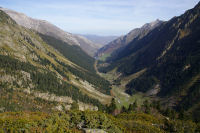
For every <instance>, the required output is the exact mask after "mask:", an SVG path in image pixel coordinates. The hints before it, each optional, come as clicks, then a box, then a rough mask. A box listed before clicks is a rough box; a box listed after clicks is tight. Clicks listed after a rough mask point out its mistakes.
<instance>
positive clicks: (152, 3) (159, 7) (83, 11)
mask: <svg viewBox="0 0 200 133" xmlns="http://www.w3.org/2000/svg"><path fill="white" fill-rule="evenodd" d="M198 2H199V0H0V6H1V7H4V8H8V9H12V10H15V11H18V12H21V13H24V14H26V15H27V16H30V17H32V18H36V19H42V20H47V21H49V22H50V23H52V24H54V25H56V26H58V27H59V28H61V29H63V30H65V31H67V32H71V33H76V34H96V35H103V36H108V35H117V36H119V35H123V34H126V33H128V32H129V31H130V30H132V29H134V28H138V27H141V26H142V25H143V24H145V23H148V22H152V21H155V20H156V19H160V20H164V21H167V20H169V19H171V18H172V17H174V16H179V15H181V14H183V13H184V12H185V11H186V10H188V9H190V8H193V7H194V6H195V5H196V4H197V3H198Z"/></svg>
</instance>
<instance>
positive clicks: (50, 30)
mask: <svg viewBox="0 0 200 133" xmlns="http://www.w3.org/2000/svg"><path fill="white" fill-rule="evenodd" d="M0 9H1V10H3V11H5V12H6V13H7V14H8V15H9V16H10V17H11V18H12V19H14V20H15V21H16V22H17V23H18V24H19V25H21V26H24V27H26V28H29V29H33V30H36V31H37V32H39V33H42V34H45V35H48V36H52V37H55V38H57V39H60V40H62V41H64V42H66V43H68V44H70V45H78V46H80V47H81V48H82V49H83V50H84V51H85V52H86V53H88V54H89V55H91V56H93V54H94V53H95V51H96V50H97V49H98V46H97V45H96V44H95V43H93V42H92V41H90V40H88V39H86V38H85V37H83V36H78V35H75V34H72V33H68V32H65V31H63V30H62V29H60V28H59V27H57V26H55V25H53V24H51V23H49V22H48V21H46V20H39V19H34V18H31V17H28V16H26V15H25V14H23V13H18V12H16V11H13V10H10V9H6V8H0Z"/></svg>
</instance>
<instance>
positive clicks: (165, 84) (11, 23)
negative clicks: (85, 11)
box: [0, 3, 200, 133]
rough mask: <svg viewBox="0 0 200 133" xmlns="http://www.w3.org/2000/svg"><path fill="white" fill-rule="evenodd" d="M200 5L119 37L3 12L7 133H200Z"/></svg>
mask: <svg viewBox="0 0 200 133" xmlns="http://www.w3.org/2000/svg"><path fill="white" fill-rule="evenodd" d="M199 35H200V3H198V4H197V5H196V6H195V7H194V8H192V9H190V10H187V11H186V12H185V13H184V14H182V15H180V16H177V17H173V18H172V19H170V20H169V21H161V20H159V19H157V20H155V21H153V22H150V23H146V24H144V25H143V26H142V27H140V28H136V29H133V30H131V31H130V32H129V33H128V34H126V35H124V36H120V37H116V36H107V37H106V36H104V37H102V36H93V35H77V34H73V33H69V32H65V31H64V30H62V29H60V28H58V27H57V26H55V25H53V24H51V23H49V22H47V21H45V20H38V19H33V18H31V17H28V16H26V15H24V14H22V13H18V12H16V11H13V10H10V9H6V8H2V7H0V132H2V133H4V132H5V133H12V132H20V133H24V132H55V133H56V132H61V133H62V132H66V133H68V132H69V133H76V132H77V133H83V132H86V133H90V132H92V133H96V132H97V133H98V132H108V133H130V132H134V133H140V132H144V133H154V132H155V133H167V132H177V133H183V132H188V133H190V132H191V133H198V132H200V36H199Z"/></svg>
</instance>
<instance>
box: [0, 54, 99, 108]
mask: <svg viewBox="0 0 200 133" xmlns="http://www.w3.org/2000/svg"><path fill="white" fill-rule="evenodd" d="M0 62H1V64H0V67H1V68H2V69H3V70H5V74H11V75H14V74H16V75H17V72H19V71H25V72H28V73H30V77H31V83H32V84H34V85H35V87H34V89H35V90H39V91H43V92H50V93H54V94H56V95H58V96H69V97H72V99H73V100H75V101H78V100H79V101H81V102H84V103H89V104H93V105H96V106H98V107H100V108H102V107H103V105H102V104H101V103H100V102H99V101H98V100H96V99H92V98H90V97H89V96H87V95H84V94H82V93H81V92H80V90H79V89H78V88H77V87H75V86H73V85H70V84H68V83H67V82H64V81H59V79H58V78H57V77H56V74H55V73H53V72H50V71H47V70H45V69H40V68H37V67H35V66H33V65H31V64H30V63H25V62H20V61H19V60H17V59H14V58H12V57H9V56H3V55H0ZM41 71H42V72H41ZM60 82H61V83H60ZM23 84H24V87H28V84H30V81H27V82H23ZM15 86H18V85H17V84H15Z"/></svg>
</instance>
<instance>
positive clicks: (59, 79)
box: [0, 10, 110, 111]
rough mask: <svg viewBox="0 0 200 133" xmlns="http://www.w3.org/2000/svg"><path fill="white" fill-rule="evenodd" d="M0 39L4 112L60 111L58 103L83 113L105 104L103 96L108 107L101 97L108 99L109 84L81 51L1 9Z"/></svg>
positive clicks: (0, 69)
mask: <svg viewBox="0 0 200 133" xmlns="http://www.w3.org/2000/svg"><path fill="white" fill-rule="evenodd" d="M0 36H1V38H0V62H1V63H0V73H1V76H0V87H1V88H0V91H1V98H0V106H1V108H4V109H5V111H6V110H7V111H9V110H15V109H16V110H31V109H33V110H45V109H47V108H46V107H45V106H48V109H49V110H52V109H54V108H55V109H59V110H60V109H62V107H61V103H63V108H65V107H66V108H69V107H70V105H71V104H72V102H73V101H77V102H78V103H79V106H80V107H81V108H82V110H85V109H87V108H88V109H95V108H96V107H95V106H98V107H101V106H102V103H104V104H105V101H104V99H102V97H104V98H105V100H107V102H109V99H110V97H109V96H107V95H105V94H103V93H107V94H109V82H108V81H106V80H104V79H103V78H101V77H99V76H98V75H97V74H96V72H95V70H94V68H93V64H94V59H93V58H92V57H90V56H89V55H87V54H86V53H85V52H84V51H82V49H81V48H80V47H79V46H74V45H69V44H67V43H65V42H63V41H60V40H57V39H55V38H53V37H50V36H46V35H41V34H39V33H37V32H35V31H32V30H30V29H26V28H23V27H21V26H19V25H18V24H17V23H16V22H15V21H14V20H12V19H11V18H10V17H9V16H8V15H7V14H6V13H4V12H3V11H1V10H0ZM63 50H66V51H63ZM66 52H67V53H66ZM77 56H79V57H77ZM89 88H90V89H91V90H90V89H89ZM101 92H102V93H101ZM88 95H89V96H90V97H89V96H88ZM99 97H100V98H99ZM24 98H26V99H24ZM94 98H95V99H94ZM38 99H39V100H38ZM99 99H100V100H99ZM101 99H102V100H101ZM42 100H44V101H43V102H42ZM34 101H35V103H36V104H30V103H33V102H34ZM39 101H41V102H39ZM45 101H46V102H45ZM99 101H101V103H100V102H99ZM40 104H41V105H40ZM35 106H36V107H35ZM48 109H47V110H48Z"/></svg>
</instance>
